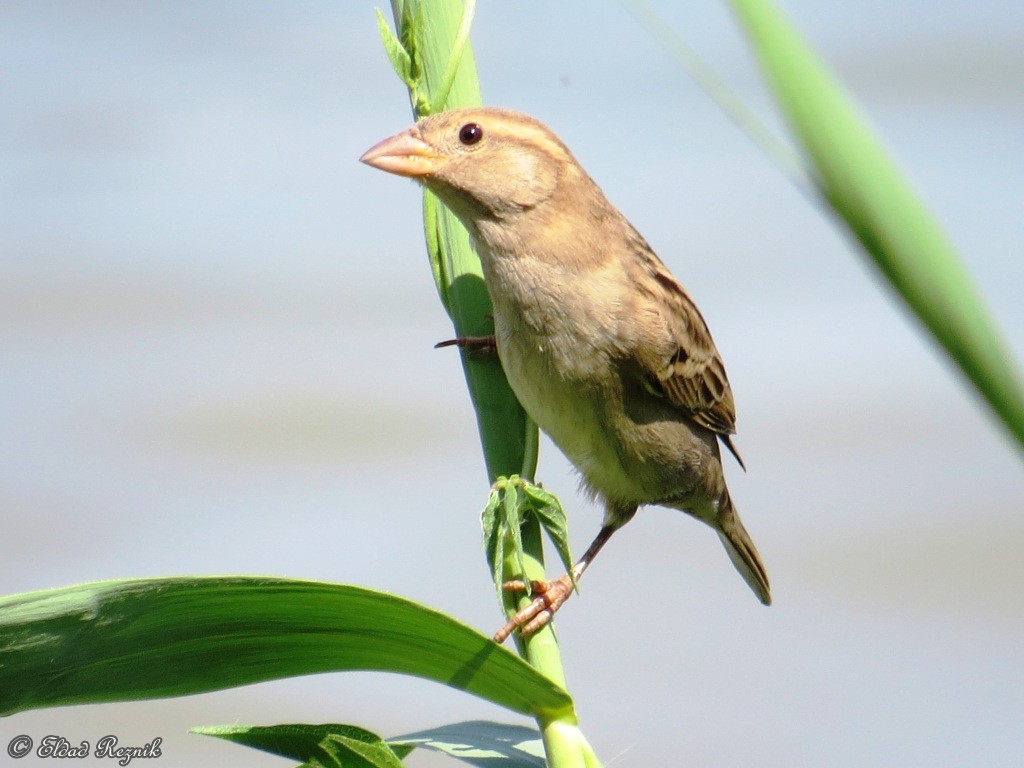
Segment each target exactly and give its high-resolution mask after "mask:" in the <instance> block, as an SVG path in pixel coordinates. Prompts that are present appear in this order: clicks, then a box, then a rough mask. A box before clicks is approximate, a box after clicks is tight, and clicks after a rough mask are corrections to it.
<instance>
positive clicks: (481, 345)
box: [434, 336, 498, 355]
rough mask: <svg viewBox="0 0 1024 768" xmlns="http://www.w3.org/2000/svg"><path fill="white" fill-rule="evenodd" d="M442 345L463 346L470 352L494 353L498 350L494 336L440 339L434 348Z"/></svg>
mask: <svg viewBox="0 0 1024 768" xmlns="http://www.w3.org/2000/svg"><path fill="white" fill-rule="evenodd" d="M441 347H461V348H463V349H465V350H468V351H469V352H470V354H477V355H493V354H494V353H495V352H497V351H498V342H497V341H496V340H495V338H494V336H460V337H459V338H457V339H448V340H447V341H439V342H437V344H435V345H434V349H440V348H441Z"/></svg>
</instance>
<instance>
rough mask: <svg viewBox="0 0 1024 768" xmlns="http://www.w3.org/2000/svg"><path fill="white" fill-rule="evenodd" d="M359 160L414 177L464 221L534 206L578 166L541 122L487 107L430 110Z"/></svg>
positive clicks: (513, 214)
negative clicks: (434, 113) (413, 123)
mask: <svg viewBox="0 0 1024 768" xmlns="http://www.w3.org/2000/svg"><path fill="white" fill-rule="evenodd" d="M359 159H360V160H362V161H363V162H364V163H366V164H367V165H371V166H373V167H374V168H379V169H380V170H382V171H388V172H389V173H394V174H398V175H399V176H408V177H410V178H413V179H415V180H417V181H419V182H420V183H422V184H423V185H424V186H426V187H427V188H428V189H430V190H431V191H432V192H434V193H435V194H436V195H437V196H438V197H439V198H440V199H441V200H442V201H443V202H444V203H445V205H447V206H448V207H449V208H451V209H452V211H453V212H454V213H455V214H456V215H457V216H458V217H459V218H460V219H461V220H462V221H463V223H465V224H467V225H473V224H477V223H479V222H481V221H484V220H495V219H498V220H506V221H507V220H509V219H514V218H515V217H516V216H517V215H519V214H522V213H524V212H528V211H530V210H532V209H534V208H536V207H537V206H538V205H541V204H542V203H544V202H545V201H547V200H549V199H551V198H552V197H553V196H554V195H555V192H556V190H557V189H558V186H559V182H560V180H561V178H562V176H563V175H564V174H566V173H572V172H573V170H574V169H578V168H579V166H578V164H577V163H576V161H575V160H574V159H573V157H572V155H571V154H570V153H569V150H568V149H566V147H565V145H564V144H562V142H561V141H559V140H558V138H557V137H556V136H555V135H554V134H553V133H551V131H549V130H548V129H547V128H546V127H544V126H543V125H542V124H541V123H539V122H537V121H536V120H534V119H533V118H532V117H529V116H527V115H523V114H520V113H518V112H510V111H508V110H502V109H489V108H478V109H457V110H452V111H450V112H441V113H439V114H436V115H431V116H430V117H426V118H424V119H423V120H420V121H419V122H418V123H416V125H414V126H413V127H412V128H410V129H408V130H407V131H403V132H402V133H399V134H396V135H395V136H392V137H391V138H388V139H385V140H384V141H382V142H380V143H379V144H377V145H376V146H374V147H372V148H371V149H369V150H367V152H366V153H365V154H364V155H363V156H362V157H361V158H359ZM580 172H582V171H580Z"/></svg>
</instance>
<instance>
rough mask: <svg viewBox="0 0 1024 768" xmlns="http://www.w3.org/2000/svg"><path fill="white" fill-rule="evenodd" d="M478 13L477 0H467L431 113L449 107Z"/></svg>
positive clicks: (431, 106) (432, 101) (431, 105)
mask: <svg viewBox="0 0 1024 768" xmlns="http://www.w3.org/2000/svg"><path fill="white" fill-rule="evenodd" d="M475 13H476V0H466V4H465V5H464V6H463V9H462V20H461V21H460V22H459V31H458V33H457V34H456V35H455V40H454V42H453V43H452V49H451V53H449V54H448V63H447V64H446V65H445V68H444V74H443V75H442V76H441V84H440V85H439V86H438V87H437V90H436V92H435V93H434V98H433V99H432V100H431V103H430V111H431V112H441V111H442V110H444V109H445V108H446V107H447V103H446V102H447V101H448V94H449V93H451V90H452V85H454V83H455V76H456V75H457V74H458V71H459V67H460V66H462V56H463V54H464V53H465V52H466V46H467V44H468V43H469V30H470V28H471V27H472V26H473V15H474V14H475Z"/></svg>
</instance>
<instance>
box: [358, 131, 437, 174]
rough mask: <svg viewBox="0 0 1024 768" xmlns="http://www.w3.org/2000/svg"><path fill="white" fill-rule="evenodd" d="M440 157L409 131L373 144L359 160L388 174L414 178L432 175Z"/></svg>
mask: <svg viewBox="0 0 1024 768" xmlns="http://www.w3.org/2000/svg"><path fill="white" fill-rule="evenodd" d="M440 157H441V156H440V155H439V154H438V153H437V152H436V151H435V150H434V149H433V147H431V146H430V145H429V144H427V142H425V141H423V140H422V139H420V138H419V137H417V136H414V135H413V133H412V131H411V130H409V131H403V132H402V133H399V134H396V135H395V136H392V137H391V138H389V139H384V141H382V142H380V143H379V144H375V145H374V146H372V147H370V148H369V149H368V150H366V152H365V153H364V154H363V156H362V157H360V158H359V160H360V162H363V163H366V164H367V165H372V166H373V167H374V168H379V169H380V170H382V171H387V172H388V173H394V174H397V175H399V176H411V177H413V178H415V177H417V176H427V175H429V174H431V173H433V171H434V166H435V162H436V161H437V160H439V159H440Z"/></svg>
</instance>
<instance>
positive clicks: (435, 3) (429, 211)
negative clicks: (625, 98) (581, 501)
mask: <svg viewBox="0 0 1024 768" xmlns="http://www.w3.org/2000/svg"><path fill="white" fill-rule="evenodd" d="M473 6H474V2H473V0H469V2H467V3H466V5H465V7H464V6H463V3H462V2H460V0H429V1H428V0H391V8H392V12H393V14H394V18H395V25H396V27H397V29H398V37H399V41H400V43H401V47H402V48H403V49H404V53H405V54H407V55H408V71H407V75H408V77H404V76H403V80H405V81H406V84H407V85H408V87H409V96H410V101H411V103H412V107H413V113H414V115H415V116H416V118H420V117H423V116H425V115H426V114H429V113H430V112H436V111H443V110H445V109H453V108H457V107H472V106H479V105H480V104H481V96H480V87H479V83H478V81H477V76H476V66H475V64H474V60H473V52H472V48H471V46H470V45H469V41H468V36H467V35H468V23H469V19H468V18H467V16H468V15H469V14H471V13H472V9H473ZM392 47H393V46H392ZM389 53H390V51H389ZM395 59H396V55H392V61H393V63H395ZM396 70H397V71H399V74H400V75H402V74H403V71H402V70H403V65H402V63H396ZM423 215H424V228H425V231H426V238H427V249H428V253H429V256H430V260H431V269H432V272H433V274H434V278H435V281H436V283H437V289H438V294H439V295H440V297H441V301H442V302H443V303H444V305H445V309H446V310H447V311H448V314H449V316H450V317H451V319H452V323H453V324H454V326H455V333H456V335H458V336H483V335H488V334H492V333H493V332H494V328H493V322H492V321H491V319H490V314H491V303H490V298H489V296H488V294H487V289H486V286H485V285H484V281H483V273H482V270H481V267H480V260H479V258H478V257H477V255H476V254H475V253H474V251H473V249H472V247H471V246H470V242H469V236H468V234H467V233H466V230H465V229H464V228H463V227H462V225H461V224H460V223H459V221H458V219H456V218H455V216H454V215H452V214H451V213H450V212H449V211H448V210H447V209H446V208H445V207H444V206H443V205H441V204H440V203H439V202H438V201H437V199H436V198H434V197H433V195H431V194H430V193H429V192H427V193H425V195H424V204H423ZM461 354H462V366H463V370H464V372H465V376H466V384H467V386H468V388H469V393H470V398H471V399H472V402H473V407H474V409H475V411H476V416H477V424H478V427H479V431H480V441H481V444H482V446H483V451H484V457H485V461H486V464H487V471H488V475H489V477H490V480H491V482H493V481H494V480H495V479H497V478H498V477H501V476H510V475H515V474H518V475H520V476H522V477H526V478H528V479H531V480H532V479H533V476H534V472H535V470H536V465H537V427H536V425H535V424H533V423H532V422H531V421H530V420H529V418H528V417H527V416H526V414H525V412H524V411H523V409H522V406H520V405H519V402H518V400H516V397H515V395H514V394H513V393H512V390H511V388H510V387H509V385H508V381H507V380H506V379H505V375H504V373H503V372H502V369H501V364H500V362H499V361H498V360H497V358H495V357H493V356H492V357H490V358H487V357H481V356H473V355H471V354H469V353H468V352H466V351H463V352H462V353H461ZM522 538H523V553H524V561H525V563H526V570H527V573H526V574H521V573H519V568H518V562H517V563H515V564H510V563H506V564H505V565H504V567H503V570H504V572H505V575H506V576H507V578H509V579H519V578H523V577H524V576H525V577H526V578H527V579H538V580H543V579H545V578H546V576H545V575H544V555H543V546H542V543H541V533H540V525H539V523H538V522H537V520H536V519H534V518H533V517H530V518H528V519H527V520H526V522H525V523H524V525H523V528H522ZM524 601H527V598H525V597H522V596H520V597H519V599H518V600H512V599H511V598H509V599H507V600H506V601H505V602H506V605H505V608H506V611H507V612H514V610H515V609H516V607H517V604H520V605H521V604H523V603H524ZM517 645H518V648H519V652H520V654H521V655H522V656H523V657H524V658H525V659H526V660H527V661H529V662H530V664H531V665H533V666H534V667H535V668H536V669H537V670H539V671H540V672H541V673H542V674H544V675H546V676H547V677H548V678H550V679H551V680H553V681H556V682H557V683H558V684H559V685H561V686H563V687H564V685H565V675H564V672H563V669H562V661H561V656H560V654H559V650H558V644H557V642H556V640H555V636H554V632H553V630H552V629H551V628H550V626H549V627H546V628H544V629H543V630H541V631H540V632H537V633H536V634H535V635H533V636H532V637H530V638H527V639H525V640H522V639H519V640H517ZM537 723H538V725H539V726H540V729H541V734H542V736H543V738H544V746H545V751H546V754H547V759H548V765H550V766H552V767H553V768H569V766H572V767H573V768H577V767H586V768H589V767H591V766H598V765H600V763H599V762H598V760H597V758H596V756H595V755H594V752H593V750H592V749H591V748H590V745H589V744H588V743H587V741H586V739H585V738H584V737H583V734H582V732H581V731H580V730H579V725H578V720H577V718H576V712H575V710H574V708H572V707H569V708H566V709H561V710H558V711H550V712H538V713H537Z"/></svg>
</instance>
